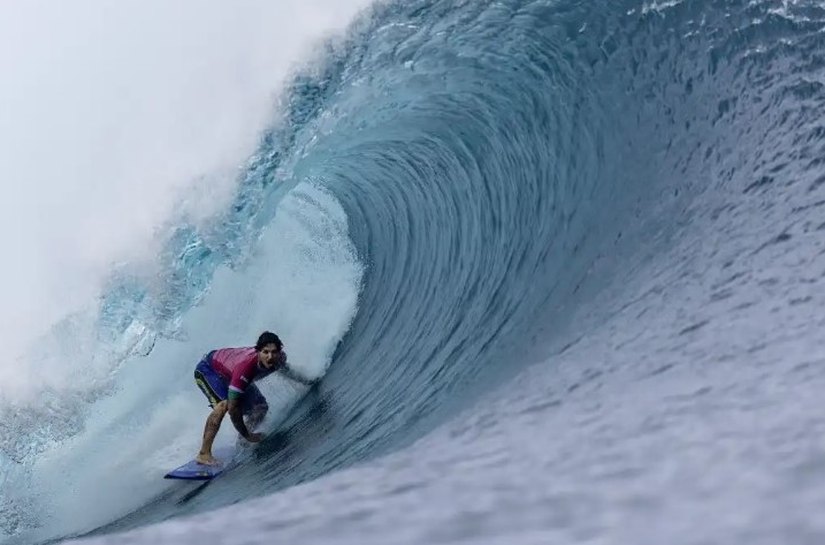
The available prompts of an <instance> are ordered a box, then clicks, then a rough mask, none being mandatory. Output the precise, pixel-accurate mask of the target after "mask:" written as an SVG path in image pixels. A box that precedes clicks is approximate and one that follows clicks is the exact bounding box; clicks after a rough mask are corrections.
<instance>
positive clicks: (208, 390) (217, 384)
mask: <svg viewBox="0 0 825 545" xmlns="http://www.w3.org/2000/svg"><path fill="white" fill-rule="evenodd" d="M210 355H211V353H210V354H206V355H205V356H204V357H203V359H202V360H201V361H199V362H198V365H197V366H196V367H195V384H197V385H198V388H200V390H201V392H203V395H205V396H206V399H208V400H209V406H210V407H212V408H214V407H215V405H217V404H218V403H220V402H221V401H224V400H226V399H227V398H228V396H229V383H228V382H227V381H226V379H224V378H223V377H222V376H220V375H219V374H218V373H217V371H215V370H214V369H213V368H212V364H211V363H210V362H209V356H210ZM262 407H267V403H266V398H265V397H264V395H263V394H262V393H261V391H260V390H259V389H258V387H257V386H255V385H254V384H250V385H249V386H247V388H246V391H245V392H244V394H243V396H242V397H241V411H242V412H243V414H249V413H251V412H252V411H253V410H254V409H256V408H259V409H260V408H262Z"/></svg>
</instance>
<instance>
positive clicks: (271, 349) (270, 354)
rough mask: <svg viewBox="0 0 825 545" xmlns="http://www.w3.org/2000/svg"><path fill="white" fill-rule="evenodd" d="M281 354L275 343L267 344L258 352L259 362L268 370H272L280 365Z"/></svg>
mask: <svg viewBox="0 0 825 545" xmlns="http://www.w3.org/2000/svg"><path fill="white" fill-rule="evenodd" d="M280 353H281V351H280V350H278V347H277V346H276V345H275V343H272V344H267V345H266V346H264V347H263V348H261V350H260V352H258V361H259V362H260V363H261V365H263V366H264V367H266V368H267V369H271V368H272V367H275V365H276V364H277V363H278V356H279V355H280Z"/></svg>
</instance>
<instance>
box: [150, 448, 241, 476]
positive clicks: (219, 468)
mask: <svg viewBox="0 0 825 545" xmlns="http://www.w3.org/2000/svg"><path fill="white" fill-rule="evenodd" d="M234 455H235V448H234V447H218V448H214V449H212V456H214V457H215V458H216V459H217V460H218V462H219V463H218V465H214V466H208V465H205V464H200V463H198V462H196V461H195V459H194V458H193V459H191V460H189V461H188V462H186V463H185V464H183V465H181V466H178V467H176V468H175V469H173V470H172V471H170V472H169V473H167V474H166V475H164V476H163V478H164V479H183V480H187V481H208V480H211V479H214V478H215V477H217V476H218V475H220V474H221V473H223V472H224V471H226V470H227V469H229V468H230V466H231V465H232V459H233V457H234Z"/></svg>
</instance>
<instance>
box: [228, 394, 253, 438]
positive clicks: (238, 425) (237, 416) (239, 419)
mask: <svg viewBox="0 0 825 545" xmlns="http://www.w3.org/2000/svg"><path fill="white" fill-rule="evenodd" d="M228 412H229V418H230V419H231V420H232V424H233V425H234V426H235V429H236V430H238V433H239V434H241V437H243V438H244V439H248V438H249V430H248V429H247V428H246V424H245V423H244V421H243V409H242V408H241V399H240V397H236V398H232V399H230V400H229V411H228Z"/></svg>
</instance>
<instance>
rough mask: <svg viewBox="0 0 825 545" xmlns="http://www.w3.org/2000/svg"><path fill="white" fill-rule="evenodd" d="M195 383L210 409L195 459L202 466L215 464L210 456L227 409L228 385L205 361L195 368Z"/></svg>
mask: <svg viewBox="0 0 825 545" xmlns="http://www.w3.org/2000/svg"><path fill="white" fill-rule="evenodd" d="M195 383H196V384H197V385H198V388H200V390H201V392H203V395H205V396H206V399H208V400H209V406H210V407H212V412H211V413H209V417H208V418H207V419H206V425H205V426H204V429H203V444H202V445H201V450H200V452H199V453H198V455H197V456H196V457H195V459H196V460H197V461H198V462H200V463H202V464H215V463H216V460H215V458H214V457H213V456H212V443H213V442H214V441H215V436H216V435H217V434H218V430H219V429H220V427H221V422H222V421H223V417H224V416H225V415H226V411H227V409H228V408H229V407H228V404H227V401H226V397H227V395H228V393H229V392H228V385H227V384H226V381H225V380H223V379H222V378H221V377H220V376H219V375H218V374H217V373H216V372H215V370H214V369H212V366H211V365H209V363H208V362H206V361H201V362H200V363H199V364H198V366H197V367H196V368H195Z"/></svg>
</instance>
